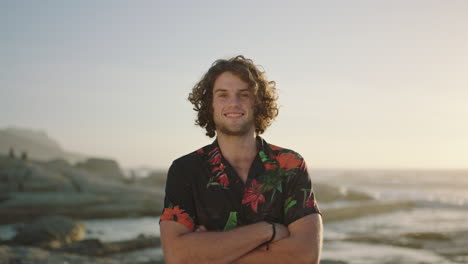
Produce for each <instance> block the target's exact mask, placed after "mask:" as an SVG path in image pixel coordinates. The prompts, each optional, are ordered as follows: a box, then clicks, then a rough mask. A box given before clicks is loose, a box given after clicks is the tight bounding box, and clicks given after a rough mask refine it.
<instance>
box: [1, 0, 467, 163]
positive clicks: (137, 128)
mask: <svg viewBox="0 0 468 264" xmlns="http://www.w3.org/2000/svg"><path fill="white" fill-rule="evenodd" d="M466 14H468V1H456V0H453V1H430V0H425V1H418V0H414V1H398V0H397V1H374V0H369V1H289V2H287V3H286V2H285V1H33V0H31V1H21V0H20V1H2V0H0V128H5V127H11V126H13V127H20V128H30V129H34V130H43V131H45V132H47V134H48V135H49V136H50V137H51V138H53V139H56V140H57V141H58V142H59V143H60V144H61V146H62V147H63V148H64V149H66V150H67V151H72V152H79V153H84V154H88V155H92V156H98V157H109V158H113V159H115V160H117V161H118V162H119V164H120V165H121V166H122V167H136V166H150V167H154V168H160V169H166V168H168V167H169V166H170V164H171V162H172V161H173V160H174V159H176V158H178V157H180V156H182V155H185V154H187V153H189V152H192V151H194V150H196V149H198V148H199V147H201V146H204V145H207V144H210V143H211V142H212V141H213V139H210V138H208V137H206V136H205V133H204V131H203V130H202V129H201V128H199V127H196V126H195V124H194V120H195V112H194V111H193V110H192V106H191V104H190V103H189V102H188V100H187V96H188V94H189V93H190V91H191V89H192V87H193V86H194V85H195V83H196V82H197V81H198V80H199V79H200V78H201V77H202V75H203V74H204V73H205V72H206V71H207V70H208V68H209V67H210V65H211V64H212V63H213V62H214V61H215V60H217V59H221V58H223V59H228V58H230V57H232V56H235V55H239V54H242V55H244V56H246V57H248V58H251V59H252V60H253V61H254V62H255V63H256V64H257V65H261V67H262V68H263V69H264V70H265V72H266V75H267V77H268V79H269V80H273V81H275V82H276V83H277V88H278V93H279V105H280V113H279V116H278V118H277V119H276V120H275V121H274V122H273V124H272V126H271V127H270V128H268V130H267V131H266V132H265V133H264V134H263V135H262V136H263V138H264V139H265V140H266V141H267V142H269V143H272V144H275V145H279V146H282V147H286V148H289V149H293V150H295V151H297V152H299V153H300V154H301V155H302V156H303V157H304V158H305V160H306V162H307V164H308V167H309V168H338V169H364V168H375V169H413V168H414V169H466V168H468V158H467V157H468V104H467V102H468V31H467V28H468V16H467V15H466Z"/></svg>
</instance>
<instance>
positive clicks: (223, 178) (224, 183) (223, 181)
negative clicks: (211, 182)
mask: <svg viewBox="0 0 468 264" xmlns="http://www.w3.org/2000/svg"><path fill="white" fill-rule="evenodd" d="M218 181H219V183H220V184H221V185H222V186H223V187H224V188H227V187H228V186H229V180H228V177H227V174H226V173H223V174H221V176H219V177H218Z"/></svg>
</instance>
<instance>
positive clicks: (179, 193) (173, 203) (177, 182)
mask: <svg viewBox="0 0 468 264" xmlns="http://www.w3.org/2000/svg"><path fill="white" fill-rule="evenodd" d="M161 221H175V222H178V223H180V224H182V225H184V226H186V227H187V228H188V229H190V230H191V231H193V230H194V228H195V206H194V201H193V195H192V184H191V181H190V175H186V174H185V173H184V170H183V167H181V165H180V164H177V162H173V163H172V165H171V167H170V168H169V171H168V174H167V181H166V194H165V197H164V208H163V211H162V214H161V218H160V223H161Z"/></svg>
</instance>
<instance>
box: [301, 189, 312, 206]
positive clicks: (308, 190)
mask: <svg viewBox="0 0 468 264" xmlns="http://www.w3.org/2000/svg"><path fill="white" fill-rule="evenodd" d="M301 190H302V191H303V192H304V201H303V202H302V206H305V204H306V200H307V193H308V192H310V189H301Z"/></svg>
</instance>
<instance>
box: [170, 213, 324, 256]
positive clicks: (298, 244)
mask: <svg viewBox="0 0 468 264" xmlns="http://www.w3.org/2000/svg"><path fill="white" fill-rule="evenodd" d="M271 236H272V228H271V225H270V224H268V223H266V222H259V223H255V224H251V225H247V226H243V227H239V228H236V229H233V230H230V231H227V232H209V231H208V232H191V231H190V230H189V229H188V228H187V227H185V226H183V225H182V224H179V223H176V222H172V221H162V222H161V241H162V246H163V251H164V257H165V258H166V262H167V263H187V262H188V263H239V264H244V263H284V262H285V261H286V260H290V258H291V257H294V260H295V262H297V263H319V259H320V251H321V247H322V219H321V216H320V215H319V214H311V215H307V216H304V217H302V218H300V219H298V220H296V221H294V222H293V223H291V224H290V225H289V226H287V227H285V226H283V225H280V224H277V235H276V237H275V240H274V241H273V242H272V243H271V244H270V249H269V250H266V249H265V247H261V248H257V247H258V245H260V244H262V243H263V242H266V241H268V240H269V239H270V237H271Z"/></svg>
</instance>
